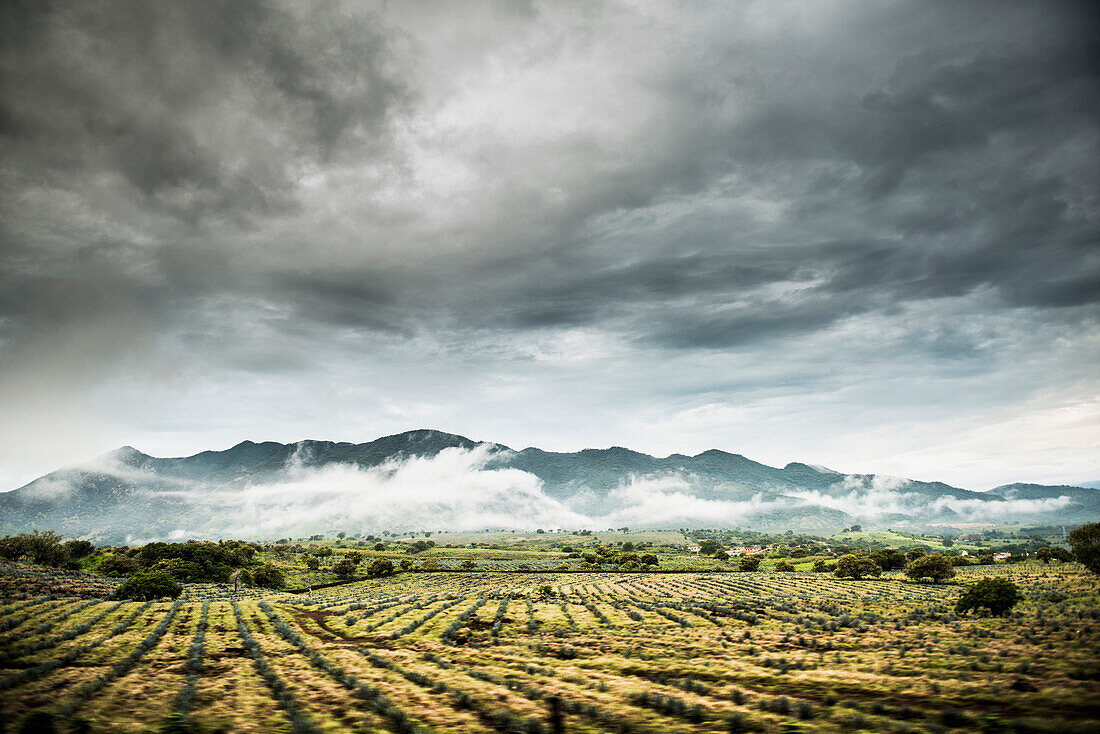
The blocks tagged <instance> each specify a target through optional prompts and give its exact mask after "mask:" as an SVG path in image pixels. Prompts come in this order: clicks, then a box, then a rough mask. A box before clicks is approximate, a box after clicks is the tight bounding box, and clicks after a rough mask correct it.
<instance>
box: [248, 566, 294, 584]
mask: <svg viewBox="0 0 1100 734" xmlns="http://www.w3.org/2000/svg"><path fill="white" fill-rule="evenodd" d="M252 582H253V583H254V584H256V586H262V587H264V588H265V589H281V588H283V586H285V585H286V578H285V577H284V576H283V570H282V569H281V568H279V567H278V566H275V565H272V564H270V563H265V564H264V565H262V566H260V567H259V568H257V569H256V570H254V571H253V572H252Z"/></svg>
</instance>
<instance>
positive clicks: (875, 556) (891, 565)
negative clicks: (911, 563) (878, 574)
mask: <svg viewBox="0 0 1100 734" xmlns="http://www.w3.org/2000/svg"><path fill="white" fill-rule="evenodd" d="M871 560H872V561H874V562H875V563H877V564H878V566H879V568H881V569H882V570H883V571H897V570H899V569H902V568H905V556H904V555H903V554H902V553H901V551H897V550H894V549H893V548H883V549H882V550H877V551H875V552H874V553H872V554H871Z"/></svg>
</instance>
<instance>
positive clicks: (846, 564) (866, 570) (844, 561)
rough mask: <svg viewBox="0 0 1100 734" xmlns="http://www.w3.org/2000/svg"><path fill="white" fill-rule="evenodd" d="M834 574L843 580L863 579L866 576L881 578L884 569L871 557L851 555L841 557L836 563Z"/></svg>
mask: <svg viewBox="0 0 1100 734" xmlns="http://www.w3.org/2000/svg"><path fill="white" fill-rule="evenodd" d="M833 573H834V574H835V575H836V577H837V578H841V579H842V578H852V579H861V578H863V577H864V576H881V575H882V569H881V568H880V567H879V565H878V564H877V563H875V562H874V561H872V560H871V557H870V556H867V555H863V554H861V553H849V554H848V555H846V556H841V557H840V559H839V560H838V561H837V562H836V570H835V571H833Z"/></svg>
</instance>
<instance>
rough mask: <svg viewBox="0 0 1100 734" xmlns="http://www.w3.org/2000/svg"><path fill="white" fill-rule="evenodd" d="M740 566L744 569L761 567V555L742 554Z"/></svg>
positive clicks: (749, 569)
mask: <svg viewBox="0 0 1100 734" xmlns="http://www.w3.org/2000/svg"><path fill="white" fill-rule="evenodd" d="M739 565H740V568H741V570H742V571H755V570H756V569H758V568H760V558H759V556H741V562H740V564H739Z"/></svg>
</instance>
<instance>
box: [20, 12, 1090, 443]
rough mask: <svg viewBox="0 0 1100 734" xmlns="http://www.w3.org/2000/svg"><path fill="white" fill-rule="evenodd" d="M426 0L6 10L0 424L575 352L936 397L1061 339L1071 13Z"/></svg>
mask: <svg viewBox="0 0 1100 734" xmlns="http://www.w3.org/2000/svg"><path fill="white" fill-rule="evenodd" d="M456 7H457V6H455V5H452V4H435V3H430V2H429V3H417V2H407V3H394V4H389V5H387V4H383V3H379V4H378V5H376V6H371V5H366V4H363V3H352V2H346V3H344V2H336V1H332V2H323V3H320V4H312V3H310V4H306V3H294V2H274V1H266V0H241V1H238V2H215V1H214V0H200V1H197V2H185V3H178V2H177V3H168V2H151V3H150V2H140V1H138V0H131V1H127V0H94V1H90V2H78V3H60V2H58V3H51V2H9V3H4V4H3V5H2V6H0V29H2V30H0V33H2V34H3V35H2V47H0V155H2V163H0V192H2V198H0V408H3V407H4V404H5V402H4V401H5V400H7V401H9V404H12V405H14V404H17V403H18V400H16V397H18V398H19V399H20V400H21V399H23V397H22V396H26V395H31V394H33V393H34V392H35V390H39V391H42V392H44V393H48V394H50V395H54V394H61V395H69V396H79V395H83V394H85V393H86V392H87V391H89V390H91V389H92V388H93V387H95V386H98V385H101V384H103V383H102V375H103V374H104V373H112V374H113V373H114V371H116V370H122V371H123V372H126V373H127V374H131V373H134V372H136V373H146V374H153V375H155V376H156V379H175V378H174V377H168V378H165V377H163V376H164V375H165V374H168V375H170V376H171V375H175V374H176V373H175V372H174V370H180V371H182V372H186V371H187V370H188V369H189V368H194V369H195V370H197V371H198V372H200V373H201V374H202V378H201V380H205V382H203V384H204V385H207V386H208V389H209V391H210V393H211V394H214V393H218V392H219V390H227V389H228V388H226V387H224V386H223V385H222V383H221V382H219V380H221V379H222V378H221V375H222V372H221V370H225V374H227V375H228V374H232V375H255V376H257V377H259V378H262V379H265V380H269V379H270V380H273V379H275V378H276V377H277V376H279V375H285V376H304V375H308V374H310V372H311V370H314V371H324V370H332V371H333V372H334V373H335V372H336V371H338V368H337V367H334V366H332V365H338V364H342V362H341V361H340V360H342V359H352V360H353V361H354V363H355V364H356V365H358V366H361V367H362V369H364V370H366V371H367V372H371V373H372V374H375V375H376V374H377V373H378V372H385V371H386V370H388V369H390V368H391V367H392V364H393V361H394V360H396V361H400V359H406V358H407V359H409V360H411V361H416V360H417V359H419V360H420V362H419V363H418V366H419V367H422V368H423V369H424V370H425V371H431V370H435V369H437V368H438V369H439V370H441V372H440V373H439V374H436V373H434V372H433V373H432V377H431V378H430V381H431V383H432V384H433V385H438V384H445V383H446V382H447V380H448V379H454V375H455V374H458V373H461V372H463V371H464V370H465V369H467V367H468V365H469V363H470V362H471V361H477V360H479V359H485V360H487V363H491V364H488V366H487V364H482V365H481V366H480V367H479V368H483V369H485V371H486V374H490V373H492V371H493V369H494V368H496V367H499V368H500V369H501V370H504V371H507V368H506V367H502V366H501V365H511V364H514V363H520V362H524V363H526V362H527V361H531V360H534V361H538V360H539V359H553V358H554V357H553V356H551V357H547V355H548V354H549V355H554V354H557V353H558V352H557V351H555V350H564V351H565V352H568V351H569V350H571V349H576V350H578V351H579V352H584V353H586V354H599V355H605V356H606V354H609V353H611V352H607V351H602V350H604V349H605V348H606V349H608V350H611V351H612V352H613V351H614V349H620V348H621V349H625V350H628V351H629V353H631V354H634V355H647V356H645V357H642V356H636V358H635V359H634V360H632V361H631V365H632V366H638V365H649V364H654V363H653V361H652V360H653V359H654V358H653V356H652V355H654V354H660V355H662V357H661V358H660V359H667V360H673V361H674V360H677V359H688V360H690V359H694V358H696V356H698V358H699V359H706V358H707V356H708V355H714V354H723V355H726V356H731V357H733V356H736V357H743V358H745V359H747V360H750V361H752V360H756V359H757V358H761V357H760V356H761V355H767V358H770V355H771V354H773V353H774V354H782V355H784V356H783V360H784V363H785V365H786V369H788V370H789V372H788V374H787V377H785V378H783V382H782V385H783V386H784V387H785V388H790V389H795V386H797V389H799V390H805V391H812V390H813V389H814V388H815V386H820V385H832V384H834V383H833V380H834V377H833V376H834V375H836V374H838V373H846V372H847V371H851V372H852V373H853V374H854V373H857V372H859V369H860V367H861V364H860V363H858V360H860V359H863V360H864V361H865V360H866V356H863V357H855V356H852V357H846V356H845V352H844V350H841V349H839V347H838V350H839V351H837V352H836V354H835V355H831V356H830V357H829V359H830V360H837V361H838V363H834V364H833V365H832V366H831V367H829V368H823V367H819V365H820V364H821V363H822V362H823V357H822V356H821V355H822V354H824V353H829V345H839V344H844V345H846V346H845V349H848V348H850V342H849V341H848V340H849V339H850V337H851V334H852V333H854V332H858V333H859V334H861V335H864V336H865V338H866V339H869V340H870V339H875V340H877V341H878V342H879V344H880V346H879V347H878V350H879V351H878V352H876V358H877V359H881V360H883V361H884V363H885V364H888V365H893V366H897V365H903V364H904V365H908V364H910V363H914V362H915V363H920V364H924V365H927V371H928V374H936V375H941V373H940V372H938V370H940V369H941V368H942V370H943V373H942V374H943V375H946V376H951V375H955V376H960V377H966V376H969V375H970V374H972V371H973V369H974V367H973V363H974V362H976V361H978V360H980V358H982V357H983V356H984V357H985V358H986V359H987V360H988V359H989V358H990V355H993V354H1008V353H1015V352H1013V350H1014V349H1017V350H1024V349H1025V346H1024V345H1026V348H1027V349H1028V350H1036V349H1039V350H1041V349H1042V344H1036V342H1035V341H1034V339H1036V338H1038V337H1036V336H1035V334H1034V332H1035V329H1036V327H1035V325H1036V324H1044V325H1052V326H1051V330H1050V331H1051V336H1049V337H1047V338H1048V339H1049V340H1050V341H1049V342H1047V343H1048V344H1053V343H1054V340H1057V343H1058V344H1073V343H1079V344H1080V345H1081V346H1080V347H1079V348H1080V349H1081V350H1083V351H1082V352H1081V353H1080V354H1078V357H1077V361H1078V362H1079V361H1080V360H1081V359H1084V358H1085V355H1086V354H1089V353H1091V352H1089V350H1090V349H1092V347H1091V346H1090V344H1091V342H1089V340H1088V335H1089V334H1090V333H1092V332H1093V330H1095V327H1096V325H1097V321H1098V318H1100V310H1098V306H1097V301H1098V299H1100V246H1098V242H1097V233H1098V231H1100V226H1098V225H1100V222H1098V216H1100V215H1098V211H1100V210H1098V206H1100V201H1098V196H1100V181H1098V177H1100V173H1098V171H1100V167H1098V166H1097V165H1096V162H1097V159H1098V152H1100V78H1098V76H1100V65H1098V64H1097V63H1096V61H1095V60H1096V58H1098V57H1100V45H1098V44H1097V42H1096V41H1095V39H1096V38H1097V37H1100V33H1098V31H1100V28H1097V22H1096V13H1095V12H1093V11H1092V8H1091V6H1090V5H1089V4H1087V3H1080V4H1075V3H1044V4H1041V5H1040V4H1034V3H995V4H987V3H980V2H979V3H954V2H949V3H923V2H920V3H917V2H895V3H879V2H868V3H852V2H838V3H833V4H829V3H808V4H796V3H775V2H770V1H769V2H761V3H751V2H745V3H713V4H706V3H700V4H692V5H688V6H666V4H663V3H654V4H653V5H650V6H647V5H645V4H635V5H629V6H628V5H624V4H619V3H577V4H568V3H537V2H536V3H532V4H530V5H524V6H522V7H520V6H518V5H517V4H514V3H507V2H504V3H498V2H484V3H463V4H462V10H461V12H459V11H458V10H457V9H456ZM582 332H583V333H582ZM579 333H582V334H581V335H580V336H578V334H579ZM593 335H595V336H593ZM578 339H579V340H580V341H579V342H577V341H571V340H578ZM595 342H598V344H595ZM578 343H579V344H580V345H581V346H577V344H578ZM562 345H565V346H562ZM607 345H614V347H613V348H612V347H609V346H607ZM547 350H549V351H547ZM585 350H587V351H585ZM630 350H633V351H630ZM803 350H805V351H803ZM810 352H813V354H814V356H812V357H811V356H808V355H809V354H810ZM1051 353H1052V354H1053V353H1054V351H1051ZM74 354H75V355H79V358H76V357H74ZM348 355H354V357H349V356H348ZM395 355H397V356H395ZM408 355H413V356H408ZM485 355H493V356H492V359H490V358H489V357H486V356H485ZM399 357H400V359H399ZM437 360H442V361H443V363H442V365H441V366H438V365H437V364H436V361H437ZM447 360H451V361H447ZM493 360H496V361H493ZM845 360H849V362H848V363H847V364H844V362H845ZM43 364H50V365H51V368H50V370H47V371H45V372H44V371H43V370H42V369H41V366H42V365H43ZM165 364H168V365H170V366H171V368H170V369H165V367H164V365H165ZM638 369H641V367H638ZM652 369H653V370H655V372H654V374H652V375H649V378H650V379H649V381H648V382H647V383H646V385H647V386H646V387H645V388H644V389H645V390H650V391H652V390H653V389H654V388H653V385H655V384H662V387H661V391H663V392H662V393H661V394H676V395H677V396H680V397H679V398H677V399H684V398H683V396H685V395H690V394H693V391H694V394H695V395H698V396H706V399H708V400H709V399H714V400H724V399H727V398H730V396H731V395H733V394H734V393H736V392H737V391H738V389H744V390H745V391H747V393H746V394H748V393H752V394H753V395H758V394H761V393H760V392H753V391H762V390H764V388H763V387H762V385H763V383H764V382H766V379H765V378H763V377H758V376H754V377H752V378H751V379H750V378H749V377H747V376H746V377H745V378H744V380H743V381H742V382H741V383H740V384H741V385H742V388H737V387H736V386H735V385H733V383H729V382H726V381H724V380H723V379H719V378H718V377H711V378H710V380H711V382H710V384H707V381H706V380H705V379H700V380H699V381H698V383H694V382H693V383H692V387H684V386H680V385H676V384H672V383H676V381H677V379H678V377H679V376H678V375H677V374H676V373H675V372H670V373H669V374H660V375H658V374H656V371H659V370H661V369H664V368H662V367H657V366H653V367H652ZM884 369H886V371H887V372H889V371H890V369H889V368H884ZM990 369H993V368H990ZM408 371H409V372H410V374H413V373H417V370H416V369H410V370H408ZM1071 372H1072V373H1073V374H1076V372H1074V370H1073V369H1071V368H1070V367H1069V366H1068V362H1063V363H1059V364H1058V365H1053V366H1051V368H1050V373H1051V378H1050V379H1051V381H1052V382H1057V381H1058V380H1059V379H1060V378H1059V375H1062V374H1063V373H1064V374H1066V375H1068V374H1070V373H1071ZM44 374H45V375H47V376H48V378H49V379H46V378H45V377H43V375H44ZM314 376H315V375H314ZM589 377H590V378H591V379H594V380H598V379H600V377H599V375H598V374H597V373H595V372H594V373H593V374H591V375H589ZM195 379H199V378H195ZM226 379H227V380H228V379H229V378H226ZM295 379H296V378H295ZM303 379H305V378H304V377H303ZM517 379H519V378H517ZM945 379H946V377H945ZM1006 379H1007V378H1006ZM1066 379H1069V378H1068V377H1067V378H1066ZM1074 379H1076V378H1074ZM623 382H624V384H634V383H630V382H629V381H626V380H624V381H623ZM665 382H667V383H670V384H663V383H665ZM1019 382H1020V383H1023V382H1026V380H1023V378H1019ZM5 384H6V386H7V387H6V390H7V392H5ZM226 384H228V383H226ZM1090 384H1091V383H1090ZM59 385H60V386H62V387H64V388H65V389H61V388H59ZM65 386H67V387H65ZM219 386H220V387H219ZM565 389H568V388H565ZM623 389H625V388H623ZM638 389H639V390H642V389H643V388H638ZM1082 389H1083V390H1085V391H1086V392H1087V390H1088V389H1091V388H1082ZM308 393H309V391H308V390H307V391H306V392H305V394H308ZM5 396H7V397H5ZM12 396H16V397H12ZM627 397H628V399H629V396H627ZM635 397H637V398H638V399H641V398H640V394H639V395H638V396H635ZM700 399H703V398H702V397H700ZM745 400H746V401H748V402H750V403H751V402H752V400H753V398H752V397H751V396H750V397H746V398H745ZM11 401H14V402H11ZM19 404H21V403H19ZM302 410H306V409H305V408H302ZM498 410H500V411H501V412H505V411H504V409H503V408H498ZM502 438H505V437H502Z"/></svg>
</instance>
